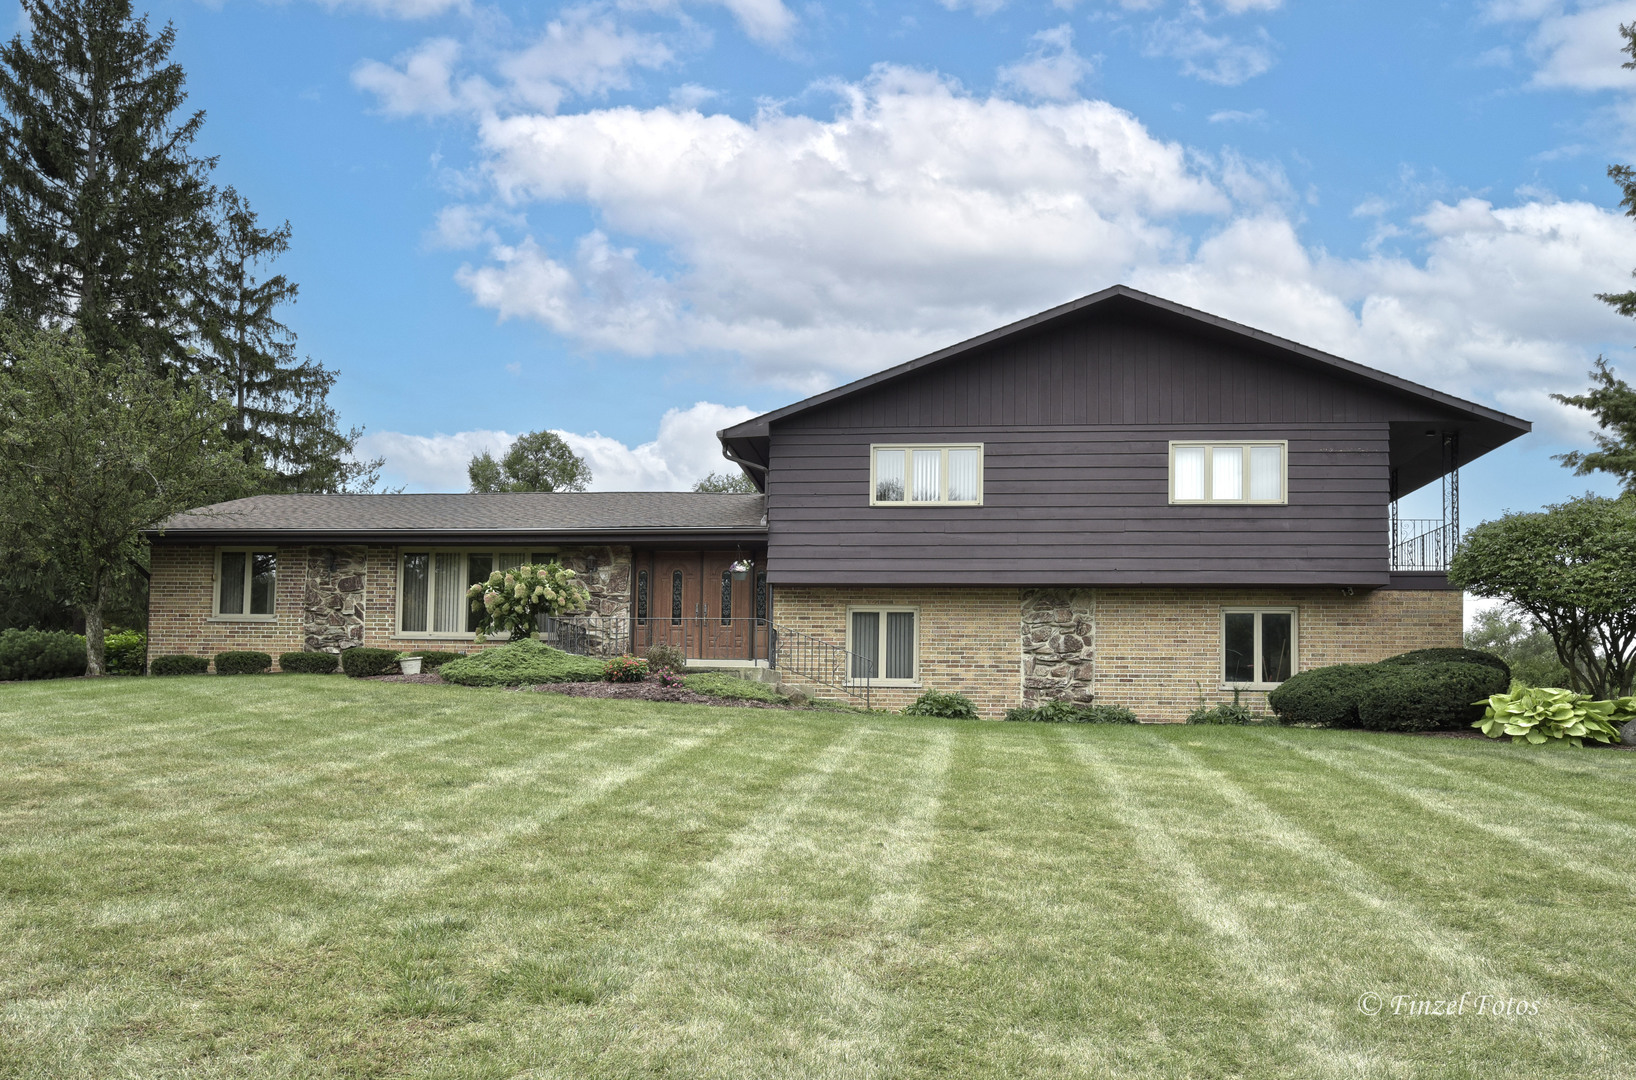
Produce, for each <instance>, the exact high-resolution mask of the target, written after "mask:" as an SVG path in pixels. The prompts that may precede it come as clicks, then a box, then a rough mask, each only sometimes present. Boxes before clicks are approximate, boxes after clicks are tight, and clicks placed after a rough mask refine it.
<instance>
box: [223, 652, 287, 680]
mask: <svg viewBox="0 0 1636 1080" xmlns="http://www.w3.org/2000/svg"><path fill="white" fill-rule="evenodd" d="M272 667H273V658H272V657H271V656H270V655H268V654H267V653H264V652H254V651H252V650H249V649H235V650H233V651H232V652H221V653H217V654H216V674H218V675H260V674H262V673H263V672H266V671H271V670H272Z"/></svg>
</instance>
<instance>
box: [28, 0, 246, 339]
mask: <svg viewBox="0 0 1636 1080" xmlns="http://www.w3.org/2000/svg"><path fill="white" fill-rule="evenodd" d="M22 7H23V13H24V15H25V17H26V19H27V22H28V26H29V29H28V34H27V38H26V39H25V38H24V37H23V35H18V36H16V37H14V38H12V40H11V41H10V42H9V43H7V44H5V45H4V46H0V223H3V225H4V230H5V231H4V235H3V236H0V308H4V309H5V311H6V314H7V315H9V316H10V317H11V318H12V319H13V320H15V321H17V322H19V323H22V324H27V325H36V326H51V327H57V328H63V327H66V326H67V325H69V324H77V325H78V327H79V329H80V331H81V333H82V334H83V336H84V341H85V344H86V347H87V349H88V350H89V352H90V354H91V356H92V357H93V358H94V359H95V360H96V361H97V362H98V363H104V364H105V363H107V362H109V360H110V358H112V357H114V356H116V355H118V356H125V355H128V354H129V352H130V350H133V349H134V350H136V351H137V352H139V353H140V354H141V355H142V356H143V357H144V358H145V360H146V361H147V362H148V363H149V364H151V365H153V366H154V367H155V368H156V369H166V368H170V369H174V368H175V367H177V366H182V367H185V365H186V363H187V356H188V353H187V344H188V339H189V338H190V337H191V334H192V330H193V327H192V325H191V320H190V316H189V307H190V305H191V304H192V303H193V302H194V301H195V299H196V297H197V296H198V292H199V288H200V285H201V274H202V272H203V268H204V260H205V255H206V253H207V251H208V248H209V244H210V242H211V232H212V230H211V221H210V214H211V197H212V192H211V188H210V184H209V180H208V177H209V172H210V170H211V168H213V167H214V165H215V160H214V159H213V158H199V157H195V156H193V154H192V152H191V146H192V143H193V140H194V138H195V137H196V136H197V135H198V132H199V128H200V126H201V125H202V124H203V122H204V114H203V113H202V112H194V113H191V114H181V113H180V110H181V108H182V106H183V103H184V102H185V101H186V97H187V95H186V93H185V92H184V90H183V83H184V76H183V73H182V69H181V67H180V66H178V65H177V64H175V63H172V62H171V61H170V59H169V56H170V50H171V46H172V44H173V42H174V40H175V30H174V29H173V28H172V27H171V26H169V25H168V24H167V25H166V26H165V28H164V29H163V30H162V31H160V32H159V33H158V34H157V35H155V34H153V33H151V32H150V30H149V27H148V22H147V19H146V18H145V17H144V18H136V17H134V16H133V14H132V11H131V5H130V3H129V0H22Z"/></svg>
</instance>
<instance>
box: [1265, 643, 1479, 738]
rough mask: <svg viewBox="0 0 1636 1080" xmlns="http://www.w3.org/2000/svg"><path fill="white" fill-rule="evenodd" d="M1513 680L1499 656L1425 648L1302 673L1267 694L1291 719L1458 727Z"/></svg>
mask: <svg viewBox="0 0 1636 1080" xmlns="http://www.w3.org/2000/svg"><path fill="white" fill-rule="evenodd" d="M1478 657H1480V658H1481V659H1476V658H1478ZM1510 685H1511V669H1510V668H1509V667H1507V666H1506V663H1505V661H1504V660H1501V659H1500V658H1499V657H1497V656H1492V655H1490V654H1487V653H1478V652H1476V651H1475V650H1471V649H1420V650H1417V651H1415V652H1412V653H1404V654H1403V655H1402V656H1394V657H1392V658H1390V659H1388V660H1382V661H1380V662H1378V663H1374V664H1334V665H1331V666H1329V667H1321V668H1313V669H1312V670H1311V671H1303V672H1301V673H1299V674H1297V675H1294V676H1292V677H1290V678H1289V679H1287V680H1285V682H1284V683H1283V684H1282V685H1281V686H1279V687H1278V689H1276V690H1274V691H1272V693H1270V694H1268V695H1267V704H1268V705H1269V706H1270V707H1271V708H1272V710H1273V712H1274V713H1276V714H1277V715H1278V718H1279V719H1280V720H1281V721H1283V722H1284V723H1286V724H1311V725H1314V726H1317V727H1358V728H1367V729H1369V730H1372V731H1453V730H1457V729H1459V728H1463V727H1465V726H1466V725H1468V724H1470V723H1471V722H1472V721H1473V720H1475V719H1477V717H1478V715H1479V714H1480V712H1481V708H1480V706H1477V705H1473V704H1471V703H1472V702H1473V701H1476V700H1477V699H1479V698H1485V697H1488V696H1489V695H1492V694H1500V693H1504V692H1505V691H1506V690H1507V689H1508V688H1509V687H1510Z"/></svg>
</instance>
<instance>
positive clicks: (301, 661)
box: [217, 652, 341, 675]
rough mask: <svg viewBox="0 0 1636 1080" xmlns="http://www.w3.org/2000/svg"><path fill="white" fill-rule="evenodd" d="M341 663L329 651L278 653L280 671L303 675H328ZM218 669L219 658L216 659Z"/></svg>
mask: <svg viewBox="0 0 1636 1080" xmlns="http://www.w3.org/2000/svg"><path fill="white" fill-rule="evenodd" d="M340 664H341V658H340V657H339V656H336V655H335V654H334V653H331V652H287V653H279V654H278V669H279V670H280V671H289V672H296V673H299V674H303V675H328V674H330V673H331V672H332V671H334V670H335V669H336V668H337V667H339V666H340ZM217 669H218V670H220V660H219V659H218V661H217Z"/></svg>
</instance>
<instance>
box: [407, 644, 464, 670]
mask: <svg viewBox="0 0 1636 1080" xmlns="http://www.w3.org/2000/svg"><path fill="white" fill-rule="evenodd" d="M403 655H404V656H418V657H420V670H422V671H436V670H437V669H438V668H440V667H442V666H443V665H444V664H447V663H450V662H452V661H455V660H464V659H465V658H466V654H465V653H463V652H438V651H437V650H436V649H417V650H415V651H414V652H411V653H404V654H403Z"/></svg>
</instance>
